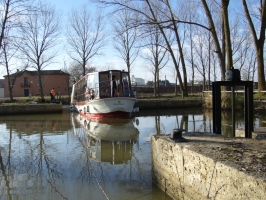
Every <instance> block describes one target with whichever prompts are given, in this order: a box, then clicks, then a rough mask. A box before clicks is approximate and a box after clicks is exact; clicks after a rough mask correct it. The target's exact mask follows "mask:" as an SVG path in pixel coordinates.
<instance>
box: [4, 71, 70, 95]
mask: <svg viewBox="0 0 266 200" xmlns="http://www.w3.org/2000/svg"><path fill="white" fill-rule="evenodd" d="M41 77H42V85H43V93H44V95H45V96H50V91H51V89H52V88H55V91H56V94H57V95H68V93H69V90H68V86H69V74H68V73H65V72H63V71H61V70H42V71H41ZM4 78H5V84H4V85H5V89H4V94H5V97H9V91H8V78H7V75H6V76H4ZM10 80H11V84H12V85H13V89H12V92H13V97H28V96H30V95H32V96H38V95H40V87H39V81H38V80H39V78H38V72H37V71H28V70H23V71H17V72H16V73H14V74H10Z"/></svg>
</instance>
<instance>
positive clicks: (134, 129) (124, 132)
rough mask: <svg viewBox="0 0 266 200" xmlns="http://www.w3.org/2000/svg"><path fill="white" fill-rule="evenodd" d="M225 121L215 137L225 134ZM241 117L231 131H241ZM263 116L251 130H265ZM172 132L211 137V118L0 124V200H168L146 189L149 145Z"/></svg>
mask: <svg viewBox="0 0 266 200" xmlns="http://www.w3.org/2000/svg"><path fill="white" fill-rule="evenodd" d="M230 116H231V114H230V113H227V112H225V113H222V119H223V121H222V132H223V134H224V135H228V136H230V134H231V132H230V131H231V127H232V126H231V125H230V123H231V121H230ZM243 121H244V119H243V113H241V112H240V113H238V114H237V115H236V128H243V127H244V122H243ZM265 121H266V119H265V118H264V116H263V115H261V116H260V115H256V116H255V117H254V126H255V127H259V126H264V125H265V124H264V123H265ZM174 128H184V129H186V131H187V132H205V133H212V112H211V111H203V110H198V109H195V110H194V109H190V110H188V109H169V110H168V109H161V110H160V109H156V110H155V109H152V110H145V111H140V112H139V113H136V114H135V116H134V117H133V118H132V119H123V120H122V119H121V120H115V119H108V120H98V121H88V120H86V119H84V118H82V117H81V116H79V115H78V114H76V113H71V112H70V111H69V110H68V109H67V108H66V109H64V110H63V112H62V113H58V114H45V115H44V114H42V115H19V116H0V199H1V200H2V199H3V200H6V199H8V200H12V199H16V200H21V199H23V200H24V199H25V200H26V199H27V200H28V199H38V200H39V199H43V200H47V199H49V200H58V199H70V200H77V199H79V200H83V199H92V200H94V199H95V200H98V199H101V200H103V199H115V200H120V199H121V200H122V199H123V200H127V199H130V200H131V199H143V200H144V199H145V200H146V199H147V200H149V199H152V200H154V199H155V200H156V199H158V200H168V199H171V198H170V197H169V196H167V195H166V194H165V193H164V192H163V191H162V190H160V189H159V188H158V187H157V186H155V185H154V184H153V183H152V165H151V163H152V160H151V137H152V136H153V135H156V134H166V135H167V134H170V133H171V132H172V130H173V129H174Z"/></svg>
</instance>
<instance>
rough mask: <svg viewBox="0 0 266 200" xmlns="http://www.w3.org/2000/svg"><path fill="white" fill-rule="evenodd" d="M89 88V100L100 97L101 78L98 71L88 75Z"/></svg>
mask: <svg viewBox="0 0 266 200" xmlns="http://www.w3.org/2000/svg"><path fill="white" fill-rule="evenodd" d="M87 89H88V94H89V95H88V98H89V100H92V99H95V98H99V78H98V74H97V73H96V74H89V75H88V80H87Z"/></svg>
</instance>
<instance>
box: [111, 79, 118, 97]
mask: <svg viewBox="0 0 266 200" xmlns="http://www.w3.org/2000/svg"><path fill="white" fill-rule="evenodd" d="M112 80H113V97H114V96H115V94H116V91H117V86H116V81H115V75H113V76H112Z"/></svg>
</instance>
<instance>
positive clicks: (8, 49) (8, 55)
mask: <svg viewBox="0 0 266 200" xmlns="http://www.w3.org/2000/svg"><path fill="white" fill-rule="evenodd" d="M1 50H2V54H1V59H2V61H1V63H0V64H1V65H2V66H4V67H5V69H6V74H7V82H8V91H9V99H10V101H13V100H14V99H13V93H12V89H13V87H14V85H15V81H16V78H17V75H18V73H15V74H14V75H13V76H12V77H11V76H10V74H11V72H12V67H11V66H10V65H12V64H11V60H12V59H13V57H14V55H15V53H16V49H13V48H12V45H10V43H9V42H8V41H7V40H3V41H2V46H1Z"/></svg>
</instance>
